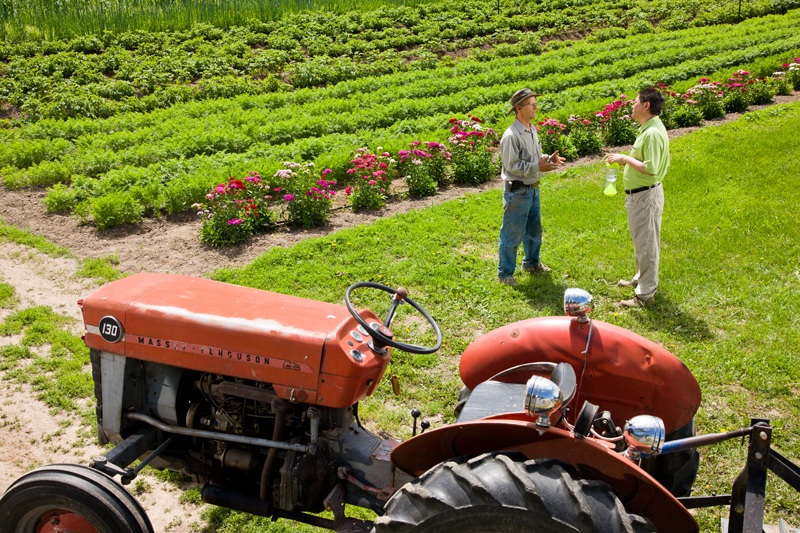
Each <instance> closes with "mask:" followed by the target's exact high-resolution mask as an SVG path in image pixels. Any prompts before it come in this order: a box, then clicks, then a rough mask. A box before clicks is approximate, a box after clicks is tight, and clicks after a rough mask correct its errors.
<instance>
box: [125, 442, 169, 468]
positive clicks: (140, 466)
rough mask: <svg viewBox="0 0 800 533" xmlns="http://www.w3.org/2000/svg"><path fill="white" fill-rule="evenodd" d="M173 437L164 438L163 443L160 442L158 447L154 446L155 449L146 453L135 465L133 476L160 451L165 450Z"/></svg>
mask: <svg viewBox="0 0 800 533" xmlns="http://www.w3.org/2000/svg"><path fill="white" fill-rule="evenodd" d="M173 439H174V437H170V438H168V439H167V440H165V441H164V444H162V445H161V446H159V447H158V448H156V450H155V451H154V452H153V453H151V454H150V455H148V456H147V457H145V459H144V461H142V462H141V463H139V466H137V467H136V468H135V469H134V470H133V477H136V475H137V474H138V473H139V472H141V471H142V468H144V467H146V466H147V465H148V464H150V461H152V460H153V459H155V458H156V457H158V456H159V455H160V454H161V452H163V451H164V450H166V449H167V448H168V447H169V445H170V444H172V441H173Z"/></svg>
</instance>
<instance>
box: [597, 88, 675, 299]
mask: <svg viewBox="0 0 800 533" xmlns="http://www.w3.org/2000/svg"><path fill="white" fill-rule="evenodd" d="M663 106H664V95H663V94H661V92H660V91H658V90H657V89H653V88H650V89H642V90H641V91H639V94H638V96H637V97H636V100H634V101H633V108H632V110H631V118H632V119H633V120H635V121H636V122H638V123H639V125H640V126H641V127H640V128H639V132H638V134H637V136H636V142H635V143H634V144H633V150H632V151H631V153H630V155H624V154H610V155H608V156H606V161H608V162H609V163H619V164H621V165H625V171H624V173H623V175H622V178H623V184H624V187H625V195H626V196H625V209H627V211H628V229H629V230H630V232H631V237H632V238H633V251H634V255H635V260H636V275H635V276H633V279H632V280H630V281H628V280H624V279H623V280H620V281H619V282H618V283H617V286H619V287H632V288H633V289H634V291H635V294H634V296H633V298H632V299H630V300H622V301H621V302H619V303H618V304H617V305H619V306H622V307H643V306H647V305H652V304H653V303H654V302H655V294H656V289H657V287H658V259H659V252H660V248H661V214H662V213H663V211H664V187H663V186H662V185H661V181H662V180H663V179H664V176H665V175H666V174H667V170H669V138H668V137H667V130H666V128H665V127H664V124H662V123H661V119H660V118H659V117H658V115H660V114H661V108H662V107H663Z"/></svg>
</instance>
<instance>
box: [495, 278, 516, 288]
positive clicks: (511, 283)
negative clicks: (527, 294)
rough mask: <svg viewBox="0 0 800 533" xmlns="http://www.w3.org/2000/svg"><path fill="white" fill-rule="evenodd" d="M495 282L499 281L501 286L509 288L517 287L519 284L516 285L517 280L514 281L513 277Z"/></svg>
mask: <svg viewBox="0 0 800 533" xmlns="http://www.w3.org/2000/svg"><path fill="white" fill-rule="evenodd" d="M497 281H499V282H500V283H502V284H503V285H508V286H509V287H519V283H517V280H516V279H514V276H508V277H507V278H500V279H498V280H497Z"/></svg>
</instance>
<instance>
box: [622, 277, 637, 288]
mask: <svg viewBox="0 0 800 533" xmlns="http://www.w3.org/2000/svg"><path fill="white" fill-rule="evenodd" d="M638 286H639V280H636V279H632V280H630V281H628V280H626V279H621V280H619V281H618V282H617V287H624V288H626V289H635V288H636V287H638Z"/></svg>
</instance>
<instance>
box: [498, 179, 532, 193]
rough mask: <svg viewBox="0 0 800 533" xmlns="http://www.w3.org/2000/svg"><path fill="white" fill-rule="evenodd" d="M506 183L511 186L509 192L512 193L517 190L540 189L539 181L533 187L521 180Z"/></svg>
mask: <svg viewBox="0 0 800 533" xmlns="http://www.w3.org/2000/svg"><path fill="white" fill-rule="evenodd" d="M506 183H507V184H508V185H509V186H510V189H509V190H511V191H516V190H517V189H536V188H537V187H539V182H538V181H537V182H536V183H534V184H532V185H527V184H525V183H523V182H522V181H520V180H513V181H507V182H506Z"/></svg>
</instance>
